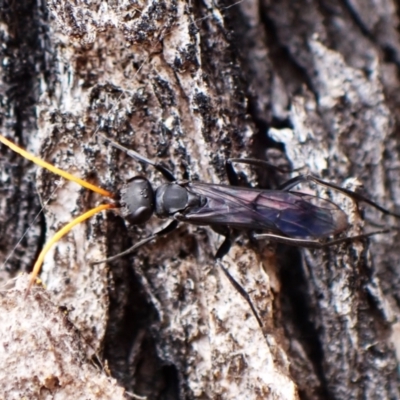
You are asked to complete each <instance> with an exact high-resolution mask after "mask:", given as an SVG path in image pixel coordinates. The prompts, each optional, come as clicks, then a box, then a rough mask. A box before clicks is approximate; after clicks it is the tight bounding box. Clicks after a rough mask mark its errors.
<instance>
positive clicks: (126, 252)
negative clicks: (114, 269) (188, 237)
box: [91, 220, 178, 265]
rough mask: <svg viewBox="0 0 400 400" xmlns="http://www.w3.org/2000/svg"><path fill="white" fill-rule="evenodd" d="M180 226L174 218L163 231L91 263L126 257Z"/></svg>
mask: <svg viewBox="0 0 400 400" xmlns="http://www.w3.org/2000/svg"><path fill="white" fill-rule="evenodd" d="M177 226H178V221H176V220H173V221H172V222H171V223H170V224H168V225H167V226H166V227H165V228H164V229H161V231H158V232H156V233H153V234H152V235H150V236H149V237H147V238H145V239H143V240H141V241H140V242H138V243H136V244H134V245H133V246H132V247H130V248H129V249H127V250H125V251H123V252H122V253H119V254H116V255H115V256H112V257H109V258H106V259H104V260H100V261H95V262H92V263H91V265H96V264H102V263H105V262H111V261H115V260H117V259H118V258H121V257H124V256H126V255H128V254H131V253H133V252H134V251H135V250H137V249H138V248H139V247H142V246H143V245H145V244H146V243H149V242H151V241H152V240H154V239H157V238H158V237H160V236H163V235H167V234H168V233H170V232H172V231H173V230H175V229H176V227H177Z"/></svg>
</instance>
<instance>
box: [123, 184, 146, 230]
mask: <svg viewBox="0 0 400 400" xmlns="http://www.w3.org/2000/svg"><path fill="white" fill-rule="evenodd" d="M120 197H121V200H120V202H121V209H122V214H123V216H124V217H125V218H127V219H128V220H129V222H130V223H132V224H143V223H145V222H146V221H147V220H149V219H150V217H151V216H152V214H153V210H154V192H153V188H152V187H151V184H150V182H149V181H148V180H147V179H146V178H142V177H140V176H136V177H134V178H132V179H130V180H129V181H128V182H127V183H126V184H125V185H124V186H123V188H122V189H121V191H120Z"/></svg>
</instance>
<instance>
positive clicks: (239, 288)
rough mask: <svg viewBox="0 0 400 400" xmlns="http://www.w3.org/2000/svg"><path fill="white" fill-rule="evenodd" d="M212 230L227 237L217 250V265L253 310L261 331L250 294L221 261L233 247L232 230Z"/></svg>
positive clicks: (259, 321) (259, 320) (261, 326)
mask: <svg viewBox="0 0 400 400" xmlns="http://www.w3.org/2000/svg"><path fill="white" fill-rule="evenodd" d="M212 229H213V230H214V231H216V232H217V233H219V234H222V235H223V236H224V237H225V240H224V241H223V243H222V244H221V246H219V249H218V250H217V253H216V255H215V262H216V264H217V265H218V266H219V267H220V268H221V270H222V272H223V273H224V274H225V276H226V277H227V278H228V280H229V282H230V283H231V285H232V286H233V287H234V288H235V289H236V291H237V292H238V293H239V294H240V295H241V296H242V297H243V299H244V300H245V301H246V302H247V304H248V305H249V306H250V309H251V311H252V313H253V315H254V317H255V319H256V320H257V322H258V325H259V326H260V328H261V329H263V323H262V321H261V318H260V316H259V315H258V312H257V310H256V308H255V307H254V305H253V302H252V301H251V298H250V296H249V294H248V293H247V292H246V290H245V289H244V288H243V286H242V285H240V283H239V282H237V281H236V279H235V278H234V277H233V276H232V275H231V274H230V273H229V271H228V270H227V269H226V268H225V267H224V265H223V264H222V261H221V260H222V257H224V256H225V255H226V254H227V253H228V252H229V249H230V248H231V245H232V239H231V232H230V230H229V229H221V228H220V227H212ZM222 231H223V233H222Z"/></svg>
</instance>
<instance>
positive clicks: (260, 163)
mask: <svg viewBox="0 0 400 400" xmlns="http://www.w3.org/2000/svg"><path fill="white" fill-rule="evenodd" d="M233 163H238V164H248V165H256V166H257V167H265V168H268V169H272V170H274V171H278V172H282V173H285V174H287V173H290V172H293V171H297V169H296V170H292V169H287V168H281V167H277V166H276V165H273V164H271V163H269V162H268V161H264V160H258V159H257V158H228V159H227V160H226V162H225V169H226V174H227V176H228V181H229V184H230V185H232V186H237V185H238V176H237V173H236V171H235V169H234V168H233V165H232V164H233ZM299 169H300V168H299Z"/></svg>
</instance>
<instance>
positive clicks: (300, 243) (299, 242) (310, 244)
mask: <svg viewBox="0 0 400 400" xmlns="http://www.w3.org/2000/svg"><path fill="white" fill-rule="evenodd" d="M389 232H393V229H384V230H380V231H374V232H370V233H363V234H361V235H356V236H349V237H344V238H339V239H333V240H329V241H327V242H319V241H318V240H307V239H296V238H289V237H286V236H280V235H274V234H272V233H256V234H253V238H254V239H257V240H259V239H269V240H270V241H272V242H278V243H283V244H287V245H289V246H297V247H307V248H311V249H324V248H326V247H330V246H335V245H338V244H341V243H346V242H352V241H354V240H361V239H365V238H367V237H370V236H374V235H380V234H384V233H389Z"/></svg>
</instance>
